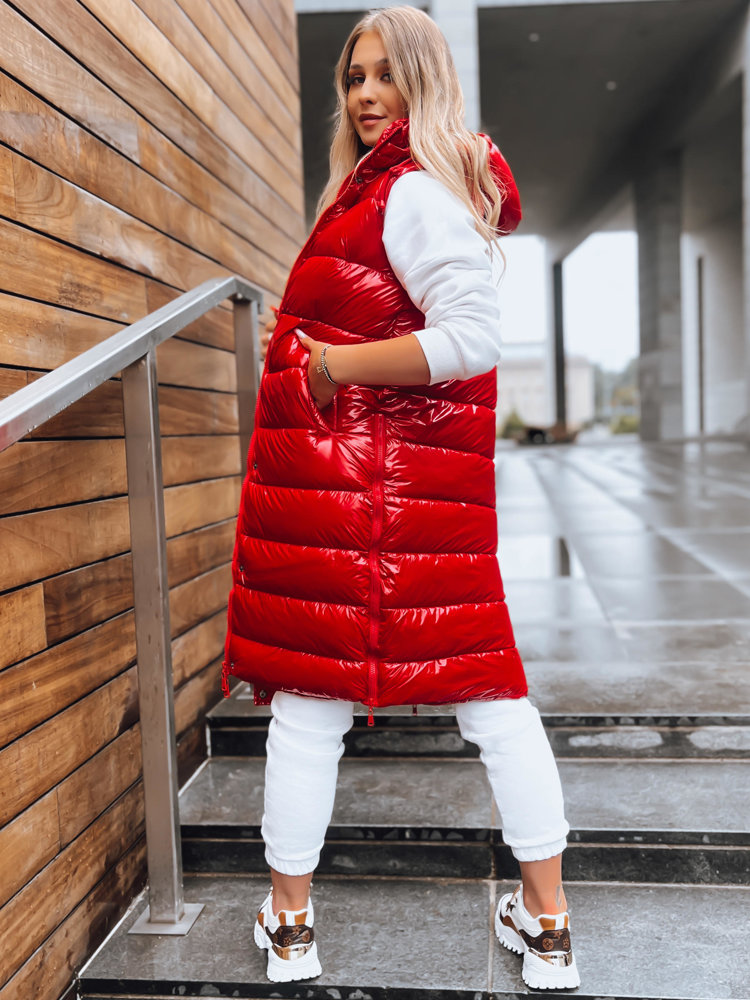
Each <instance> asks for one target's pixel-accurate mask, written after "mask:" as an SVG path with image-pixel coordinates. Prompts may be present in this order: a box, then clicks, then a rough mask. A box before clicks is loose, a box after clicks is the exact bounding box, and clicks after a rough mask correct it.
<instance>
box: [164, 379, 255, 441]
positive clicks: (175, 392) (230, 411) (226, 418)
mask: <svg viewBox="0 0 750 1000" xmlns="http://www.w3.org/2000/svg"><path fill="white" fill-rule="evenodd" d="M159 419H160V421H161V432H162V434H164V435H173V434H174V435H176V434H236V433H237V430H238V420H237V397H236V396H230V395H227V394H225V393H219V392H202V391H200V390H198V389H178V388H173V387H170V386H162V387H160V388H159Z"/></svg>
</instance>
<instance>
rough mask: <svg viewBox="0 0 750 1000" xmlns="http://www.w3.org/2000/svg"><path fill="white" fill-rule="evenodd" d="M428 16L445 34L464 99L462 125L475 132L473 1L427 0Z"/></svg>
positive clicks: (476, 81)
mask: <svg viewBox="0 0 750 1000" xmlns="http://www.w3.org/2000/svg"><path fill="white" fill-rule="evenodd" d="M429 14H430V17H431V18H432V19H433V21H435V23H436V24H437V25H438V27H439V28H440V30H441V31H442V32H443V34H444V35H445V37H446V40H447V42H448V45H449V46H450V50H451V53H452V54H453V61H454V62H455V64H456V70H457V71H458V78H459V80H460V81H461V89H462V90H463V93H464V100H465V102H466V116H465V123H466V127H467V128H468V129H469V130H470V131H472V132H478V131H479V128H480V122H481V112H480V108H479V40H478V37H477V4H476V0H430V10H429Z"/></svg>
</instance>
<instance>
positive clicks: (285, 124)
mask: <svg viewBox="0 0 750 1000" xmlns="http://www.w3.org/2000/svg"><path fill="white" fill-rule="evenodd" d="M178 3H179V4H180V7H182V9H183V11H184V12H185V14H186V15H187V16H188V17H189V18H190V20H191V21H192V22H193V24H194V25H195V26H196V27H197V28H198V29H199V31H200V32H201V34H202V35H203V36H204V37H205V38H206V39H207V40H208V41H209V42H210V43H211V46H212V48H213V50H214V51H215V52H217V53H218V54H219V55H220V56H221V58H222V59H223V60H224V62H225V64H226V65H227V66H228V67H229V68H230V69H231V71H232V72H233V73H234V75H235V76H236V77H237V79H238V80H239V82H240V83H241V84H242V86H243V87H244V89H245V91H246V93H248V94H250V95H252V96H253V97H254V98H255V100H256V101H257V103H258V106H259V107H260V109H261V111H263V113H264V114H266V115H268V117H269V118H271V119H272V120H274V121H276V122H277V124H278V126H279V128H280V130H281V131H282V132H283V134H284V135H285V136H286V137H287V139H288V141H289V142H290V143H291V145H292V147H293V148H294V150H296V151H297V153H298V154H299V150H300V149H301V141H302V140H301V133H300V116H299V97H298V95H297V94H296V93H295V91H294V88H293V87H290V85H289V83H288V81H286V80H285V79H284V78H283V76H281V77H280V85H281V91H280V93H277V92H276V90H275V89H274V88H273V87H272V86H271V84H270V83H269V82H268V80H267V79H266V78H265V77H264V76H263V73H262V72H261V71H260V68H259V63H258V56H259V55H260V57H261V58H262V56H263V54H264V53H265V56H266V58H268V53H267V52H266V51H265V47H264V46H263V45H262V43H261V42H260V41H259V39H258V38H257V36H256V35H255V33H254V32H253V31H252V29H251V28H250V27H249V25H248V24H247V22H246V20H245V18H244V17H243V15H242V13H241V11H240V10H239V9H238V8H237V6H236V4H235V3H234V0H228V2H227V3H226V4H225V5H224V7H223V9H224V13H225V14H226V16H227V17H228V18H229V23H227V22H226V21H224V20H223V19H222V17H221V16H220V13H219V11H218V10H217V9H216V7H217V5H216V4H215V3H194V2H191V0H178ZM278 6H279V10H281V9H282V6H283V5H282V4H279V5H278ZM295 34H296V32H295ZM243 46H244V47H243ZM183 55H184V56H186V57H188V58H189V53H188V52H185V51H183Z"/></svg>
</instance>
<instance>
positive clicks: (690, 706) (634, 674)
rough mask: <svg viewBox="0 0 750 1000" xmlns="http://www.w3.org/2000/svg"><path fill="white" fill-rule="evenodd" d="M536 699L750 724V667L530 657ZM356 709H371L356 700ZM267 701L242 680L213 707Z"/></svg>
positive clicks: (558, 714) (580, 714)
mask: <svg viewBox="0 0 750 1000" xmlns="http://www.w3.org/2000/svg"><path fill="white" fill-rule="evenodd" d="M526 672H527V675H528V679H529V688H530V699H531V701H532V702H533V703H534V704H535V705H536V706H537V708H538V709H539V711H540V712H541V713H542V716H543V717H544V719H545V722H548V723H551V724H557V723H559V722H560V721H564V720H579V721H580V723H581V724H582V725H586V724H588V723H589V721H590V720H606V719H615V720H618V719H621V718H634V719H638V720H659V719H669V720H681V719H686V720H696V721H699V722H700V721H703V720H705V722H706V723H708V724H713V725H725V724H729V725H741V724H744V725H748V724H750V674H748V670H747V663H746V661H745V662H742V663H722V664H721V669H720V671H719V669H718V665H717V664H714V663H685V662H680V663H658V664H654V663H648V662H638V663H630V662H625V663H612V662H606V663H604V664H601V663H598V664H594V663H580V662H574V663H560V662H555V663H533V662H532V663H529V664H527V671H526ZM354 712H355V716H357V717H365V716H366V715H367V709H366V708H365V707H364V706H363V705H359V704H357V705H355V709H354ZM270 714H271V710H270V707H269V706H268V705H255V704H254V703H253V697H252V689H251V687H250V686H249V685H247V684H239V685H237V686H236V687H235V689H234V690H233V691H232V695H231V697H229V698H222V699H221V701H220V702H219V703H218V704H217V705H215V706H214V708H213V709H211V711H210V712H209V713H208V718H209V722H210V723H212V724H213V725H217V726H225V725H248V724H250V723H252V722H254V721H257V722H264V721H265V720H266V719H267V718H268V717H269V716H270ZM375 717H376V722H378V723H381V725H382V723H383V722H385V721H386V720H388V719H398V720H400V719H401V718H403V719H404V721H405V722H406V721H407V720H408V722H409V724H414V725H419V724H420V721H421V722H422V723H423V724H425V725H431V724H435V723H438V724H439V723H440V722H442V721H443V720H446V721H450V722H451V723H455V709H454V706H452V705H419V706H418V714H417V716H416V718H412V707H411V706H410V705H392V706H388V707H386V708H378V709H376V710H375Z"/></svg>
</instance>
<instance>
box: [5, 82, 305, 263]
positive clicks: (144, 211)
mask: <svg viewBox="0 0 750 1000" xmlns="http://www.w3.org/2000/svg"><path fill="white" fill-rule="evenodd" d="M0 90H1V91H2V95H3V100H2V104H1V105H0V134H2V135H3V138H4V140H5V141H6V142H7V143H8V144H9V145H11V146H12V147H13V148H14V149H16V150H18V151H19V152H20V153H23V154H24V155H25V156H27V157H28V158H29V159H31V160H34V161H35V162H37V163H39V164H41V165H42V166H45V167H47V168H48V169H49V170H52V171H54V172H55V173H57V174H59V175H60V176H61V177H64V178H65V179H66V180H69V181H70V182H71V183H73V184H76V185H77V186H78V187H80V188H83V189H84V190H86V191H90V192H91V193H92V194H94V195H96V196H97V197H99V198H101V199H102V200H103V201H106V202H109V203H111V204H112V205H116V206H117V207H118V208H120V209H122V210H123V211H124V212H127V213H128V214H129V215H132V216H133V217H134V218H139V219H142V220H143V221H144V222H146V223H148V224H149V225H151V226H154V227H155V228H156V229H161V230H162V231H164V232H166V233H169V234H170V235H172V236H174V238H175V239H179V240H181V241H182V242H183V243H185V244H187V245H188V246H193V247H195V248H196V249H197V250H200V251H201V252H202V253H204V254H208V255H209V256H213V257H215V258H216V259H217V260H219V261H220V262H221V263H223V264H224V265H225V266H226V267H227V268H229V269H230V270H233V271H237V270H239V271H242V272H243V273H246V274H247V275H248V276H249V277H250V276H251V273H250V272H251V264H252V259H253V253H255V252H260V253H261V254H263V255H264V256H268V257H269V258H271V259H272V260H275V261H276V262H277V263H279V264H280V265H281V266H282V268H285V269H288V268H289V266H290V264H291V262H292V261H293V259H294V256H295V254H296V252H297V249H298V243H299V240H300V239H301V238H302V233H303V228H302V226H301V224H300V222H299V220H298V221H297V222H296V224H295V225H293V227H292V229H291V230H290V231H289V235H287V232H286V231H283V230H282V229H281V228H280V225H281V222H282V220H281V219H279V220H278V221H275V220H273V219H269V218H266V216H265V215H263V214H262V213H261V212H260V211H259V210H258V209H257V208H254V207H253V206H252V205H251V204H250V203H249V202H247V201H246V200H244V199H243V198H242V197H241V196H240V195H239V194H237V193H235V192H234V191H232V190H231V189H230V188H229V187H227V186H226V185H225V184H223V183H222V182H221V181H219V180H218V179H217V178H215V177H213V175H212V174H210V173H209V172H208V171H207V170H206V169H205V168H204V167H203V166H202V165H201V164H200V163H197V162H195V161H194V160H191V159H190V158H189V157H188V156H186V155H185V154H184V153H182V152H181V151H180V150H178V149H177V147H175V146H174V145H173V144H172V143H170V142H169V141H168V140H167V139H165V138H164V137H163V136H162V137H159V136H157V135H155V136H154V137H153V139H152V142H153V144H154V146H155V148H158V147H159V145H160V144H161V145H162V146H163V149H161V152H162V154H163V157H164V159H163V160H162V163H161V164H160V172H159V173H158V174H157V175H155V176H152V175H151V174H150V173H148V172H147V171H146V170H145V169H142V168H141V167H139V166H138V165H137V164H135V163H133V162H132V161H130V160H128V159H126V158H125V157H124V156H120V155H119V153H118V152H117V151H116V150H114V149H112V148H111V147H110V146H108V145H106V143H104V142H103V141H101V140H100V139H99V138H97V136H95V135H92V134H91V133H90V132H87V131H86V129H84V128H81V127H80V126H79V125H78V124H77V123H76V122H74V121H71V120H70V119H69V118H66V117H65V116H64V115H63V114H61V113H60V112H59V111H58V110H57V109H56V108H54V107H50V105H49V104H47V103H46V102H45V101H42V100H40V99H39V98H38V97H36V96H35V95H34V94H32V93H30V92H29V91H28V90H26V88H24V87H22V86H21V85H20V84H19V83H17V82H16V81H15V80H13V79H11V78H10V77H9V76H6V75H5V74H2V73H0ZM50 96H53V95H50ZM29 121H33V123H34V127H33V129H32V128H28V122H29ZM142 127H143V128H144V129H146V128H148V126H147V125H146V124H145V123H144V125H143V126H142ZM165 181H166V183H165ZM172 188H174V190H172Z"/></svg>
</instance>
